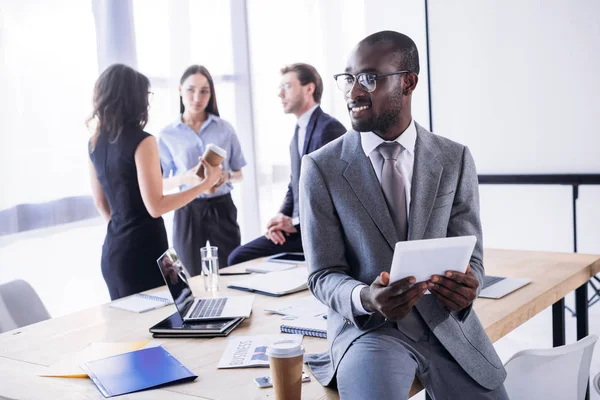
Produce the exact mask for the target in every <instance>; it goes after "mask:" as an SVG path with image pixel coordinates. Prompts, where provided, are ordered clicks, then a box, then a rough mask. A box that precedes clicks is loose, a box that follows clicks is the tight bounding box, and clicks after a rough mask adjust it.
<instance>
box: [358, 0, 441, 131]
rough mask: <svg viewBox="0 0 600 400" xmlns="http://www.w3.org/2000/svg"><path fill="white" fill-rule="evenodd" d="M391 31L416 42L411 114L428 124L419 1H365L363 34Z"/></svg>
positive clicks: (422, 12) (424, 46) (422, 11)
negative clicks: (416, 72)
mask: <svg viewBox="0 0 600 400" xmlns="http://www.w3.org/2000/svg"><path fill="white" fill-rule="evenodd" d="M383 30H392V31H397V32H400V33H404V34H405V35H407V36H409V37H410V38H411V39H412V40H413V41H414V42H415V44H416V45H417V50H418V51H419V62H420V66H421V72H420V73H419V83H418V84H417V89H416V90H415V92H414V94H413V98H412V114H413V118H414V119H415V121H417V122H418V123H419V124H420V125H421V126H423V127H425V128H427V129H430V127H429V94H428V86H429V85H428V83H427V78H428V76H427V62H428V60H427V41H426V36H425V32H426V30H425V3H424V2H423V0H402V1H394V0H365V36H367V35H370V34H372V33H375V32H378V31H383Z"/></svg>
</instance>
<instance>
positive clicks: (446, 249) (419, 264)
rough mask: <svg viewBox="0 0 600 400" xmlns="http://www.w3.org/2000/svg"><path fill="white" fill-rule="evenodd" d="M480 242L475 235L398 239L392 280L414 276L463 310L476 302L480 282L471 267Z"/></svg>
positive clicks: (442, 300)
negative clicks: (477, 243)
mask: <svg viewBox="0 0 600 400" xmlns="http://www.w3.org/2000/svg"><path fill="white" fill-rule="evenodd" d="M476 242H477V238H476V237H475V236H459V237H449V238H439V239H425V240H411V241H404V242H398V243H396V248H395V251H394V258H393V259H392V267H391V271H390V279H389V281H390V282H392V284H394V283H395V282H400V281H404V280H405V279H407V278H414V282H417V283H421V282H422V283H424V284H425V285H426V287H427V290H430V291H431V293H432V294H433V295H434V296H435V297H436V298H437V299H438V301H439V302H440V303H442V304H443V305H445V306H446V307H448V308H449V309H451V310H453V311H459V310H462V309H464V308H466V307H468V306H470V305H471V304H472V303H473V300H474V299H475V297H476V293H477V288H478V286H479V281H478V280H477V278H476V277H475V275H474V274H473V273H472V272H470V270H469V269H470V267H469V261H470V259H471V255H472V254H473V249H474V248H475V243H476ZM419 286H420V285H419ZM415 303H416V302H415Z"/></svg>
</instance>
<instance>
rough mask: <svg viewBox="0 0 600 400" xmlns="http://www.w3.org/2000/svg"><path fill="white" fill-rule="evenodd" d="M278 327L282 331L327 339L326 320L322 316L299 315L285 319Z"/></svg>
mask: <svg viewBox="0 0 600 400" xmlns="http://www.w3.org/2000/svg"><path fill="white" fill-rule="evenodd" d="M279 328H280V330H281V332H283V333H294V334H297V335H304V336H314V337H318V338H323V339H327V320H326V319H324V318H323V317H300V318H297V319H295V320H291V321H285V322H284V323H282V324H281V326H280V327H279Z"/></svg>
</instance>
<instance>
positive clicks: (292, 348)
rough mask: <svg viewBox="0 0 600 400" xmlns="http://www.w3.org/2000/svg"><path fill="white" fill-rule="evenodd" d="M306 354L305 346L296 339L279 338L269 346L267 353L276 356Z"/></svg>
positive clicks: (290, 356)
mask: <svg viewBox="0 0 600 400" xmlns="http://www.w3.org/2000/svg"><path fill="white" fill-rule="evenodd" d="M302 354H304V346H302V344H300V343H299V342H297V341H295V340H278V341H277V342H274V343H271V344H270V345H269V347H267V355H268V356H269V357H275V358H292V357H298V356H300V355H302Z"/></svg>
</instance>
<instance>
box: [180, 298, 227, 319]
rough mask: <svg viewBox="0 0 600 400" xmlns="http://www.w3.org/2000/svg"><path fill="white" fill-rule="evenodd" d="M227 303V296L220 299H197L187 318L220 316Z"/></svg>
mask: <svg viewBox="0 0 600 400" xmlns="http://www.w3.org/2000/svg"><path fill="white" fill-rule="evenodd" d="M225 303H227V298H220V299H202V300H200V301H198V303H197V304H196V307H194V311H192V313H191V314H190V316H189V318H192V319H195V318H213V317H220V316H221V313H222V312H223V308H225Z"/></svg>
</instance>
